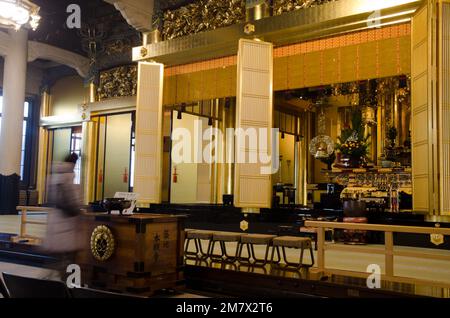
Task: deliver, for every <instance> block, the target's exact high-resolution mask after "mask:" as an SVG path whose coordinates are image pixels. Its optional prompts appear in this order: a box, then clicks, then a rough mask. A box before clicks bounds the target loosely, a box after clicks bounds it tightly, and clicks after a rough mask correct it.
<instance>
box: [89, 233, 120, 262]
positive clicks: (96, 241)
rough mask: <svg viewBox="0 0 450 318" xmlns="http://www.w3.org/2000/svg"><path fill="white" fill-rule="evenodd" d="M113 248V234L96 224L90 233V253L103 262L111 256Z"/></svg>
mask: <svg viewBox="0 0 450 318" xmlns="http://www.w3.org/2000/svg"><path fill="white" fill-rule="evenodd" d="M114 250H115V240H114V235H113V234H112V232H111V230H110V229H109V228H108V227H107V226H105V225H100V226H97V227H96V228H95V229H94V231H93V232H92V235H91V253H92V256H94V258H95V259H96V260H98V261H100V262H105V261H107V260H108V259H110V258H111V256H112V255H113V253H114Z"/></svg>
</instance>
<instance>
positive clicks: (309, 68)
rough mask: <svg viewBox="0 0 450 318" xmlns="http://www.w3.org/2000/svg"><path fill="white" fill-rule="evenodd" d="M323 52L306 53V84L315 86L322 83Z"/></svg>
mask: <svg viewBox="0 0 450 318" xmlns="http://www.w3.org/2000/svg"><path fill="white" fill-rule="evenodd" d="M322 54H323V52H313V53H306V54H305V56H304V58H305V64H304V72H305V74H304V77H305V83H304V85H305V86H311V87H313V86H319V85H322V72H323V67H322Z"/></svg>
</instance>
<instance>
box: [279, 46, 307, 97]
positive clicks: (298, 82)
mask: <svg viewBox="0 0 450 318" xmlns="http://www.w3.org/2000/svg"><path fill="white" fill-rule="evenodd" d="M304 67H305V58H304V56H303V55H302V54H300V55H294V56H289V57H288V78H287V85H288V86H287V89H292V88H301V87H305V72H304ZM280 89H281V90H282V89H283V88H280Z"/></svg>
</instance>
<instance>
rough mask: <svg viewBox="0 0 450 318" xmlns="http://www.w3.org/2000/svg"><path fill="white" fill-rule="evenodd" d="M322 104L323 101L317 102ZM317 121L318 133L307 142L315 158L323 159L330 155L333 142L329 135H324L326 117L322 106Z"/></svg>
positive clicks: (332, 149) (333, 145)
mask: <svg viewBox="0 0 450 318" xmlns="http://www.w3.org/2000/svg"><path fill="white" fill-rule="evenodd" d="M318 104H319V105H322V104H323V101H321V102H320V103H318ZM317 121H318V126H319V127H318V131H319V135H318V136H317V137H315V138H314V139H312V140H311V142H310V143H309V152H310V153H311V155H313V156H314V158H316V159H325V158H328V157H329V156H331V155H332V154H333V152H334V148H335V144H334V141H333V139H331V137H330V136H327V135H325V130H326V117H325V112H324V110H323V107H321V108H320V113H319V117H318V119H317Z"/></svg>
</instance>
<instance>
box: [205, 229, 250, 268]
mask: <svg viewBox="0 0 450 318" xmlns="http://www.w3.org/2000/svg"><path fill="white" fill-rule="evenodd" d="M244 235H245V234H244ZM242 236H243V234H241V233H234V232H213V236H212V239H211V241H210V245H209V247H208V255H209V257H210V258H211V260H213V261H226V262H231V263H234V262H235V261H236V259H237V254H238V249H239V245H240V244H239V243H240V242H241V237H242ZM217 242H218V243H219V244H220V251H221V254H214V247H215V245H216V243H217ZM226 243H237V247H236V251H235V253H234V255H230V254H228V251H227V246H226Z"/></svg>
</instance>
